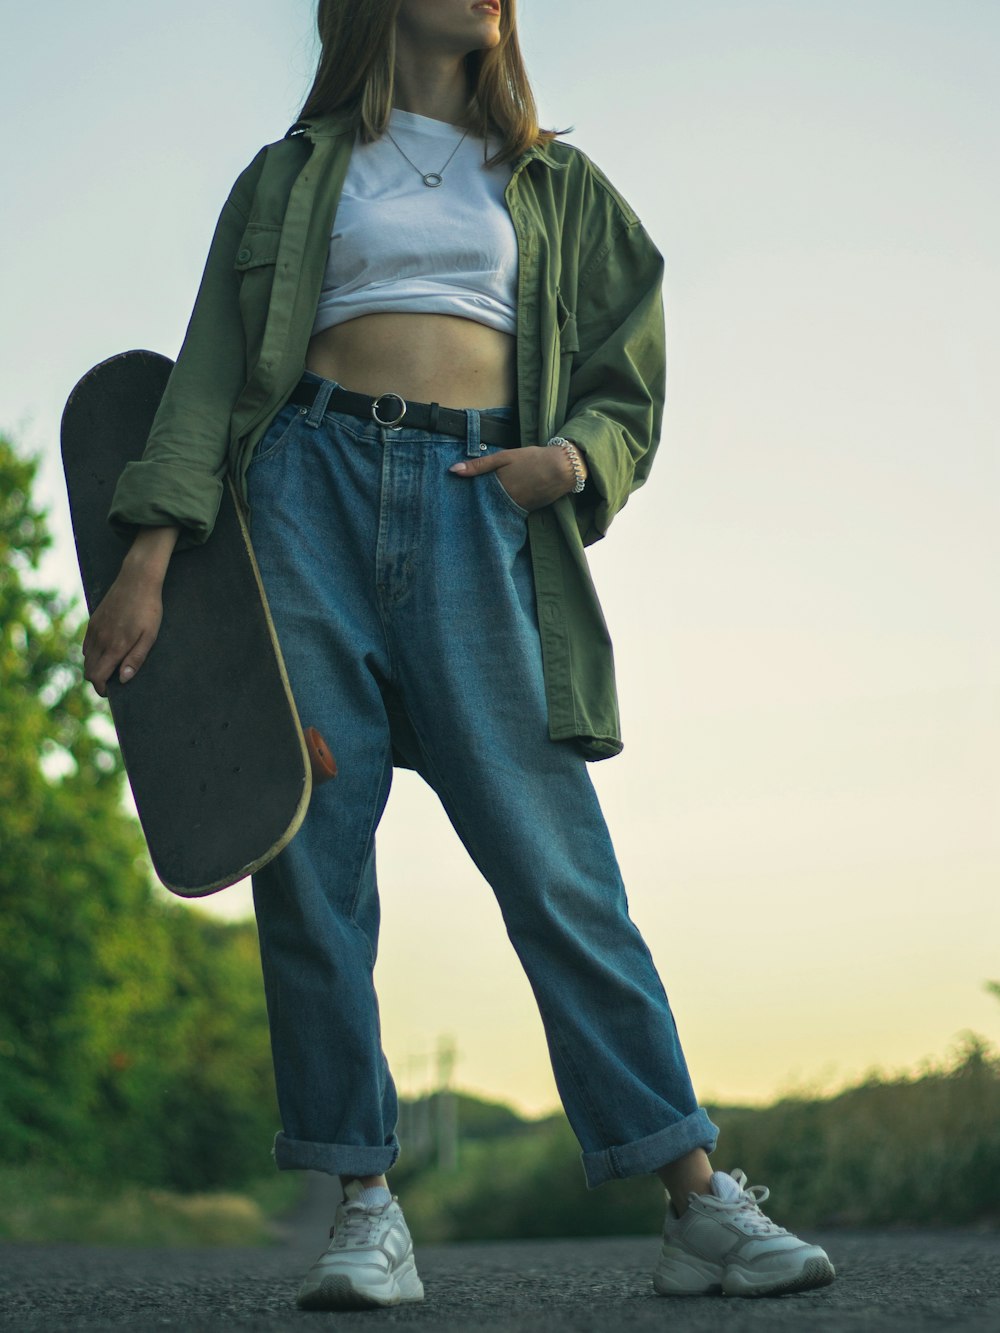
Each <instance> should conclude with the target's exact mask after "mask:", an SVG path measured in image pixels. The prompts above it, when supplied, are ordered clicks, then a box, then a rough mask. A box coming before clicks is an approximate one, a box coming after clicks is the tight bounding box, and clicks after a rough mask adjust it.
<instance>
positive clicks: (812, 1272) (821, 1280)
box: [653, 1256, 836, 1297]
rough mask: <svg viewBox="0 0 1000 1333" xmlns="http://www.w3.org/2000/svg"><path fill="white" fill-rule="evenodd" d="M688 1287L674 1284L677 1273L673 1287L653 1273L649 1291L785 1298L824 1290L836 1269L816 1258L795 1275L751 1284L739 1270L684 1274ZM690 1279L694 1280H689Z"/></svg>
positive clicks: (674, 1293) (665, 1277)
mask: <svg viewBox="0 0 1000 1333" xmlns="http://www.w3.org/2000/svg"><path fill="white" fill-rule="evenodd" d="M687 1276H688V1279H689V1281H690V1285H688V1286H680V1285H677V1278H678V1273H677V1272H676V1271H675V1273H674V1274H673V1285H671V1279H670V1277H669V1276H668V1275H667V1274H665V1273H654V1274H653V1288H654V1290H655V1291H656V1293H657V1295H658V1296H719V1295H721V1296H739V1297H751V1296H788V1295H791V1294H792V1293H793V1292H796V1291H812V1290H814V1289H815V1288H817V1287H828V1286H829V1285H830V1283H831V1282H832V1281H833V1280H834V1278H835V1277H836V1270H835V1269H834V1267H833V1264H831V1263H830V1261H829V1259H822V1258H819V1257H818V1256H817V1257H816V1258H814V1259H808V1260H807V1261H806V1262H805V1263H804V1264H803V1266H802V1268H801V1269H800V1270H799V1272H797V1273H795V1274H793V1275H791V1276H789V1277H785V1278H778V1279H777V1280H773V1279H772V1280H768V1279H766V1278H765V1279H761V1278H758V1279H757V1281H756V1282H755V1281H753V1280H752V1279H750V1278H748V1277H747V1276H746V1275H745V1274H744V1273H742V1272H740V1271H739V1269H730V1270H729V1271H728V1272H727V1273H725V1274H717V1273H716V1274H713V1275H712V1277H711V1278H707V1277H706V1276H704V1275H701V1274H696V1273H694V1272H692V1271H691V1270H689V1271H688V1274H687ZM692 1278H694V1281H691V1279H692Z"/></svg>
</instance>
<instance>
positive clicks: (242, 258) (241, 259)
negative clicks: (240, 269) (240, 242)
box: [236, 250, 253, 264]
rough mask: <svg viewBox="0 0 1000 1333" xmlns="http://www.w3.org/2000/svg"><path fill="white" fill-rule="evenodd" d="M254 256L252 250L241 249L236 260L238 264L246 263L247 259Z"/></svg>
mask: <svg viewBox="0 0 1000 1333" xmlns="http://www.w3.org/2000/svg"><path fill="white" fill-rule="evenodd" d="M252 258H253V251H252V250H241V251H240V252H239V254H238V255H237V256H236V262H237V264H245V263H246V262H247V260H249V259H252Z"/></svg>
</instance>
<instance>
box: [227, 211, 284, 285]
mask: <svg viewBox="0 0 1000 1333" xmlns="http://www.w3.org/2000/svg"><path fill="white" fill-rule="evenodd" d="M280 243H281V228H280V227H275V226H272V225H270V224H268V223H262V222H251V223H250V224H249V226H248V227H247V229H246V231H245V232H244V233H243V236H242V237H241V239H240V245H239V249H238V250H237V251H236V260H235V263H234V268H235V269H236V271H237V273H246V272H248V271H249V270H250V269H255V268H262V267H264V266H265V265H268V264H275V263H277V260H278V246H279V245H280Z"/></svg>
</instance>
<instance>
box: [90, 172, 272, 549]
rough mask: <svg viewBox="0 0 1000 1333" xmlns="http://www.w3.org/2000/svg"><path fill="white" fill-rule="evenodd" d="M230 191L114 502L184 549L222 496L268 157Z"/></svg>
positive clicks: (123, 519) (129, 521) (124, 526)
mask: <svg viewBox="0 0 1000 1333" xmlns="http://www.w3.org/2000/svg"><path fill="white" fill-rule="evenodd" d="M265 151H266V150H263V151H262V152H261V153H259V154H258V155H257V157H256V158H255V159H254V161H253V162H252V163H251V164H250V166H249V167H248V168H247V169H246V171H244V172H243V174H242V175H241V176H240V178H239V180H238V181H237V182H236V184H235V186H234V187H233V190H232V193H231V194H230V196H229V198H228V200H227V201H226V204H225V207H224V208H223V210H222V214H221V216H220V218H219V222H218V225H217V227H216V229H215V235H214V237H213V240H212V245H211V249H210V250H209V254H208V261H207V263H206V265H205V272H204V275H203V277H202V280H201V286H200V288H199V290H198V296H197V299H196V301H195V305H194V311H193V312H192V315H191V320H190V323H189V324H188V329H187V333H186V334H185V337H184V343H183V345H182V347H181V350H180V353H179V355H178V357H177V364H176V366H175V367H174V369H173V372H172V373H171V376H170V379H169V381H168V383H167V388H166V391H165V393H164V395H163V400H162V402H161V403H160V406H159V409H158V411H157V413H156V417H155V419H154V421H153V427H152V430H151V431H150V435H149V440H148V442H147V444H146V449H145V452H144V453H143V456H142V458H141V459H140V460H139V461H138V462H135V463H129V464H128V466H127V467H126V468H125V470H124V471H123V472H122V475H121V477H120V478H119V481H118V485H117V487H116V489H115V494H114V497H113V499H112V504H111V512H110V514H109V519H110V522H111V523H112V525H113V526H114V527H116V528H117V529H118V531H119V532H122V533H124V534H126V535H130V534H131V533H133V532H134V531H135V529H136V528H145V527H162V526H170V527H177V528H179V529H180V534H179V538H178V542H179V545H180V546H182V547H183V546H192V545H196V544H199V543H201V542H203V541H205V539H206V538H207V537H208V535H209V533H210V532H211V531H212V526H213V524H214V523H215V517H216V514H217V513H218V509H219V503H220V500H221V498H222V486H223V478H224V476H225V471H226V458H227V453H228V448H229V429H230V416H231V414H232V409H233V404H234V403H235V401H236V399H237V397H238V396H239V394H240V391H241V389H242V387H243V384H244V382H245V380H246V376H247V364H246V362H247V351H246V339H245V335H244V331H243V321H242V318H241V314H240V303H239V296H240V286H239V284H240V279H239V275H238V273H237V271H236V268H235V260H236V255H237V252H238V250H239V245H240V239H241V237H242V235H243V233H244V230H245V228H246V224H247V214H248V212H249V209H250V202H251V200H252V198H253V192H254V188H255V186H256V183H257V181H258V179H259V177H260V173H261V170H262V168H263V162H264V152H265Z"/></svg>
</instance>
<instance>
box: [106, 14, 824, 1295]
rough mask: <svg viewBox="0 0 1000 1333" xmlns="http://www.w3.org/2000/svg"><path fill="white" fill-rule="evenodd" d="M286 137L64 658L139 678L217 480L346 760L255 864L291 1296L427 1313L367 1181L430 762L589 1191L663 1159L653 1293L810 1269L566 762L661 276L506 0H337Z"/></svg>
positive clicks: (588, 752) (647, 422)
mask: <svg viewBox="0 0 1000 1333" xmlns="http://www.w3.org/2000/svg"><path fill="white" fill-rule="evenodd" d="M318 22H319V31H320V37H321V40H322V55H321V59H320V63H319V69H318V72H317V75H316V80H315V83H314V85H313V88H312V91H311V92H310V95H309V97H308V99H307V102H306V106H305V107H304V109H303V113H302V117H301V119H300V121H299V122H298V123H297V125H296V126H293V128H292V130H291V131H289V134H288V135H287V136H286V137H285V139H284V140H282V141H281V142H279V143H277V144H272V145H270V146H268V147H267V148H265V149H264V150H262V152H261V153H260V154H258V156H257V157H256V158H255V159H254V162H253V163H252V164H251V165H250V167H249V168H248V169H247V170H246V171H245V172H244V173H243V175H242V176H241V177H240V179H239V180H238V181H237V183H236V186H235V187H234V189H233V192H232V194H231V196H230V198H229V201H228V202H227V204H226V206H225V208H224V210H223V213H222V217H221V219H220V222H219V227H218V229H217V232H216V236H215V239H214V241H213V245H212V250H211V253H210V256H209V260H208V264H207V267H206V271H205V277H204V279H203V283H202V287H201V290H200V292H199V296H198V300H197V303H196V306H195V310H194V314H193V316H192V320H191V324H190V327H189V329H188V333H187V337H186V339H185V343H184V346H183V348H182V350H181V353H180V357H179V359H178V363H177V367H176V369H175V371H174V374H173V376H172V378H171V382H170V385H169V387H168V390H167V393H166V395H165V398H164V401H163V404H162V407H161V409H160V411H159V413H158V415H157V418H156V421H155V423H154V426H153V430H152V433H151V436H150V440H149V444H148V447H147V450H146V453H145V454H144V457H143V459H142V461H141V462H139V463H136V464H133V465H131V466H130V467H129V468H128V469H127V470H126V472H125V473H124V474H123V476H122V479H121V481H120V483H119V486H118V489H117V491H116V494H115V498H114V504H113V507H112V514H111V518H112V521H113V522H114V523H115V524H116V525H118V526H119V527H120V528H121V529H122V530H123V531H128V532H135V534H136V535H135V540H134V542H133V544H132V546H131V549H130V552H129V554H128V556H127V557H126V559H125V562H124V564H123V568H122V573H121V575H120V577H119V579H118V580H117V582H116V583H115V585H114V586H113V587H112V589H111V590H110V592H109V593H108V596H107V598H106V599H105V601H104V602H103V603H102V604H101V606H100V607H99V608H98V609H97V611H96V612H95V614H94V617H93V620H92V622H91V625H90V629H89V631H88V635H87V639H86V641H85V655H86V673H87V677H88V679H90V680H91V681H92V682H93V683H94V685H95V687H96V688H97V689H98V690H99V691H100V692H103V691H104V689H105V687H106V682H107V680H108V678H109V676H110V674H111V673H112V671H114V670H115V669H118V670H119V673H120V678H121V679H122V680H123V681H126V680H128V679H129V678H130V677H131V676H132V675H133V674H134V673H135V671H137V670H139V669H140V668H141V665H142V662H143V660H144V659H145V657H146V655H147V653H148V652H149V649H150V647H151V646H152V643H153V641H154V639H155V637H156V632H157V628H158V625H159V615H160V587H161V584H162V580H163V575H164V572H165V569H166V566H167V563H168V561H169V559H170V555H171V552H172V550H173V549H174V547H175V544H192V543H196V542H199V541H203V540H205V538H206V537H207V536H208V535H209V534H210V532H211V528H212V523H213V521H214V517H215V512H216V508H217V505H218V501H219V495H220V490H221V485H222V477H223V474H224V473H225V471H226V469H227V468H228V469H229V471H230V472H231V474H232V475H233V476H234V477H235V478H236V479H237V481H238V482H239V484H240V486H241V488H242V493H243V495H244V496H245V498H246V500H247V503H248V505H249V512H250V517H251V525H252V534H253V540H254V548H255V551H256V554H257V558H258V561H259V563H260V567H261V572H262V576H263V580H264V585H265V588H266V591H267V594H268V598H269V601H270V604H271V608H272V612H273V615H274V619H275V623H276V625H277V629H278V635H279V639H280V642H281V645H282V650H283V654H284V657H285V660H286V663H287V666H288V670H289V676H290V679H291V682H292V687H293V692H294V694H295V696H296V701H297V703H298V706H299V711H300V713H301V714H302V715H303V716H308V717H309V719H310V720H311V721H312V722H315V724H316V725H317V726H318V727H319V728H320V730H321V731H325V732H326V734H327V735H329V736H331V737H335V738H336V742H335V743H336V750H337V756H338V764H339V769H340V777H339V779H338V781H337V782H336V783H335V784H331V785H330V786H328V787H325V788H320V789H319V790H317V791H316V793H315V794H314V796H313V800H312V804H311V807H310V811H309V814H308V816H307V818H306V821H305V823H304V824H303V826H302V829H301V831H300V832H299V834H298V835H297V836H296V837H295V838H294V839H293V841H292V842H291V844H290V845H289V846H288V848H287V849H286V850H285V851H284V852H283V853H282V854H281V855H280V856H279V857H278V858H277V859H276V860H275V861H274V862H272V863H271V865H269V866H268V867H267V868H266V869H265V870H263V871H262V872H261V873H260V874H258V875H257V876H255V879H254V904H255V910H256V913H257V919H258V924H259V930H260V942H261V955H262V960H263V968H264V978H265V986H266V991H267V1000H268V1014H269V1021H270V1027H271V1040H272V1048H273V1055H274V1064H275V1074H276V1080H277V1088H278V1098H279V1104H280V1108H281V1115H282V1123H283V1130H282V1132H281V1133H279V1134H278V1135H277V1137H276V1140H275V1147H274V1152H275V1157H276V1160H277V1163H278V1166H279V1167H281V1168H283V1169H296V1168H315V1169H319V1170H323V1171H327V1172H330V1173H332V1174H335V1175H338V1176H339V1177H340V1179H341V1182H342V1183H343V1186H344V1190H345V1201H344V1203H343V1204H341V1206H340V1208H339V1209H338V1212H337V1217H336V1222H335V1226H334V1229H333V1233H332V1235H333V1241H332V1244H331V1246H330V1248H329V1249H328V1251H327V1252H326V1253H325V1254H324V1255H323V1256H321V1258H320V1259H319V1260H318V1262H317V1263H316V1265H314V1267H313V1269H312V1270H311V1272H310V1273H309V1274H308V1275H307V1277H306V1279H305V1281H304V1283H303V1285H302V1288H301V1290H300V1292H299V1298H298V1299H299V1304H300V1305H301V1306H303V1307H304V1308H308V1309H341V1308H354V1307H366V1306H381V1305H393V1304H396V1303H398V1302H400V1301H409V1300H419V1299H421V1298H422V1296H423V1287H422V1285H421V1282H420V1279H419V1277H418V1276H417V1271H416V1267H415V1265H414V1259H413V1251H412V1246H411V1243H410V1237H409V1233H408V1231H407V1229H406V1224H405V1222H404V1220H403V1217H402V1213H401V1211H400V1209H399V1205H398V1203H397V1201H396V1200H395V1199H394V1198H393V1196H392V1195H391V1194H390V1192H389V1190H388V1187H387V1183H386V1175H385V1173H386V1172H387V1171H388V1170H389V1169H390V1168H391V1167H392V1165H393V1163H394V1162H395V1160H396V1157H397V1154H398V1150H399V1149H398V1143H397V1140H396V1137H395V1132H394V1131H395V1124H396V1109H397V1107H396V1094H395V1089H394V1086H393V1082H392V1077H391V1075H390V1073H389V1070H388V1067H387V1064H386V1061H385V1057H384V1055H383V1053H382V1048H381V1040H380V1033H379V1021H378V1007H377V1000H376V996H375V992H374V989H373V984H372V970H373V967H374V961H375V953H376V947H377V936H378V914H379V909H378V897H377V891H376V880H375V860H374V837H375V829H376V826H377V824H378V821H379V818H380V816H381V813H382V810H383V808H384V805H385V801H386V798H387V796H388V791H389V784H390V780H391V773H392V766H393V763H394V762H395V763H396V764H403V765H407V766H411V767H413V768H415V769H417V770H418V771H419V772H420V773H421V774H422V775H423V776H424V778H425V779H426V780H427V781H428V782H429V783H430V784H431V786H432V787H434V789H435V790H436V792H437V793H438V795H439V796H440V798H441V800H442V802H443V804H444V806H445V808H446V810H447V812H448V814H449V816H450V818H451V820H452V822H453V824H454V825H455V828H456V830H457V831H458V833H459V836H460V837H461V838H462V840H463V842H464V843H465V846H466V847H467V848H468V850H469V852H470V854H471V855H472V857H473V858H474V860H475V862H476V864H477V865H478V866H479V868H480V869H481V870H482V872H483V874H484V875H485V876H486V878H487V879H488V880H489V881H490V883H491V885H492V887H493V889H494V891H495V892H496V894H497V897H498V900H499V902H500V906H501V908H502V911H503V914H504V919H505V923H506V926H507V930H508V933H509V934H510V937H511V940H512V942H513V944H514V947H515V949H516V950H517V952H518V954H519V957H520V958H521V961H522V963H523V964H524V967H525V969H526V971H527V973H528V976H529V979H530V981H531V984H532V986H533V989H534V992H535V995H536V997H537V1000H538V1004H539V1008H540V1011H541V1015H542V1019H543V1023H544V1026H545V1031H546V1036H547V1039H548V1043H549V1049H550V1053H551V1057H552V1063H553V1068H554V1071H555V1076H556V1080H557V1084H558V1087H559V1090H560V1094H561V1096H562V1099H563V1103H564V1105H565V1108H566V1112H567V1114H568V1116H569V1119H570V1122H571V1124H572V1125H573V1128H574V1131H575V1132H576V1134H577V1136H578V1138H579V1140H580V1143H581V1147H582V1150H583V1152H582V1157H583V1165H584V1170H585V1174H586V1178H587V1181H588V1184H589V1185H590V1186H595V1185H598V1184H600V1183H602V1182H603V1181H605V1180H608V1179H611V1178H613V1177H625V1176H633V1175H638V1174H643V1173H648V1172H654V1171H655V1172H656V1173H657V1174H658V1175H659V1177H660V1179H661V1180H662V1181H663V1183H664V1185H665V1186H666V1189H667V1191H668V1196H669V1202H668V1211H667V1219H666V1223H665V1232H664V1248H663V1253H662V1256H661V1259H660V1261H659V1264H658V1266H657V1270H656V1273H655V1275H654V1284H655V1288H656V1290H657V1291H659V1292H661V1293H663V1294H681V1293H693V1292H708V1291H718V1290H720V1289H721V1290H724V1291H725V1292H727V1293H735V1294H759V1293H761V1292H769V1291H786V1290H803V1289H805V1288H807V1287H812V1286H820V1285H824V1284H825V1283H827V1282H829V1281H831V1280H832V1278H833V1269H832V1267H831V1265H830V1263H829V1260H828V1259H827V1257H826V1255H825V1254H824V1253H823V1251H822V1250H820V1249H818V1248H817V1247H815V1246H810V1245H806V1244H805V1243H803V1242H801V1241H799V1240H796V1239H795V1238H794V1237H792V1236H789V1235H788V1233H787V1232H785V1231H783V1230H781V1229H780V1228H778V1227H775V1226H774V1224H773V1223H771V1222H770V1221H769V1220H768V1219H767V1218H766V1217H765V1216H764V1215H763V1214H762V1213H761V1212H760V1209H759V1207H758V1201H759V1200H761V1199H763V1198H764V1197H766V1191H762V1190H761V1189H759V1188H757V1189H755V1190H750V1189H748V1188H746V1178H745V1176H744V1175H743V1173H742V1172H740V1171H734V1172H733V1173H731V1174H728V1175H727V1174H725V1173H723V1172H721V1171H715V1172H713V1171H712V1168H711V1165H710V1163H709V1159H708V1153H709V1152H711V1151H712V1150H713V1149H714V1147H715V1143H716V1136H717V1131H716V1129H715V1126H714V1125H712V1123H711V1122H710V1120H709V1119H708V1116H707V1115H706V1113H705V1111H704V1110H703V1109H702V1108H701V1107H699V1106H698V1103H697V1100H696V1098H695V1096H694V1093H693V1091H692V1088H691V1082H690V1079H689V1076H688V1072H687V1067H686V1064H685V1061H684V1056H683V1053H682V1051H681V1048H680V1044H679V1041H678V1038H677V1034H676V1030H675V1027H674V1023H673V1019H672V1016H671V1012H670V1008H669V1005H668V1002H667V998H666V996H665V994H664V991H663V987H662V984H661V982H660V980H659V977H658V976H657V973H656V970H655V968H654V966H653V963H652V960H651V958H650V956H649V952H648V950H647V948H646V946H645V944H644V943H643V941H642V939H641V937H640V935H639V933H638V931H637V930H636V928H635V926H634V925H633V924H632V922H631V920H630V919H629V916H628V910H627V903H626V899H625V892H624V888H623V886H622V882H621V877H620V874H619V871H618V866H617V863H616V860H615V856H614V852H613V849H612V847H611V843H610V840H609V837H608V833H607V829H606V827H605V824H604V820H603V817H602V814H601V811H600V808H599V806H598V804H597V800H596V797H595V794H594V791H593V787H592V785H591V783H590V780H589V777H588V775H587V771H586V762H587V760H588V759H599V758H603V757H606V756H609V755H612V754H616V753H617V752H618V751H619V750H620V749H621V741H620V739H619V735H618V719H617V707H616V702H615V693H614V680H613V674H612V662H611V651H610V644H609V642H608V638H607V633H606V630H605V627H604V622H603V618H602V616H601V612H600V608H599V606H598V603H597V599H596V596H595V593H594V589H593V585H592V584H591V581H590V577H589V574H588V572H587V564H586V560H585V557H584V553H583V548H584V545H585V544H588V543H590V542H593V541H596V540H597V539H598V538H599V537H601V536H603V534H604V533H605V532H606V530H607V528H608V525H609V523H610V521H611V519H612V517H613V516H614V514H615V513H616V512H617V511H618V510H619V509H620V508H621V507H622V506H623V505H624V504H625V502H626V500H627V498H628V495H629V492H630V491H631V490H632V489H634V488H635V487H636V486H638V485H640V484H641V483H642V481H643V480H644V479H645V476H646V473H647V471H648V468H649V464H650V461H651V459H652V455H653V452H654V449H655V446H656V442H657V438H658V433H659V425H660V415H661V409H662V399H663V381H664V365H663V330H662V309H661V296H660V284H661V275H662V261H661V258H660V256H659V254H658V253H657V251H656V250H655V248H654V247H653V245H652V244H651V242H650V241H649V239H648V237H647V236H646V233H645V232H644V230H643V228H642V227H641V225H640V224H639V222H638V220H637V219H636V217H635V215H634V213H633V212H632V211H631V209H630V208H629V207H628V205H627V204H626V203H625V202H624V200H622V199H621V197H620V196H619V195H618V194H617V193H616V192H615V190H614V189H613V188H612V187H611V186H610V185H609V183H608V182H607V180H606V179H605V178H604V177H603V176H602V175H601V173H600V172H599V171H598V170H597V169H596V168H595V167H594V166H593V164H592V163H590V162H589V161H588V159H587V158H586V157H585V156H584V155H583V154H582V153H580V152H579V151H577V150H576V149H574V148H571V147H570V146H568V145H566V144H561V143H558V142H556V136H555V135H554V134H552V133H549V132H543V131H540V130H539V129H538V125H537V119H536V114H535V108H534V102H533V99H532V96H531V92H530V89H529V87H528V83H527V79H526V76H525V73H524V68H523V65H522V62H521V57H520V53H519V48H518V43H517V36H516V30H515V16H514V3H513V0H478V2H474V0H364V3H358V2H357V0H321V3H320V5H319V17H318Z"/></svg>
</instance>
